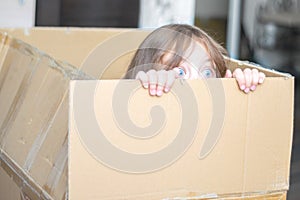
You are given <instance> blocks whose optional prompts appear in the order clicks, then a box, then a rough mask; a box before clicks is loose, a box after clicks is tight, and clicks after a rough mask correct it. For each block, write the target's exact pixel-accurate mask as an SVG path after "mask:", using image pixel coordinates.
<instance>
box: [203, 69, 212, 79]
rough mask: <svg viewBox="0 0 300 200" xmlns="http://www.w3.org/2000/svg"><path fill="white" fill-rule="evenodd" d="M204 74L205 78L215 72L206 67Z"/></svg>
mask: <svg viewBox="0 0 300 200" xmlns="http://www.w3.org/2000/svg"><path fill="white" fill-rule="evenodd" d="M202 75H203V77H204V78H210V77H212V76H213V72H212V71H211V70H210V69H205V70H203V71H202Z"/></svg>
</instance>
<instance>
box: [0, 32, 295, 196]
mask: <svg viewBox="0 0 300 200" xmlns="http://www.w3.org/2000/svg"><path fill="white" fill-rule="evenodd" d="M23 33H25V35H24V34H23ZM10 34H12V35H17V34H20V35H19V36H20V38H22V39H24V40H25V39H26V40H27V41H28V42H30V43H31V44H33V43H35V44H34V45H35V46H39V47H41V48H43V50H44V51H47V52H48V51H49V52H51V53H50V54H51V55H52V56H54V57H56V58H57V59H53V58H51V57H50V56H48V55H47V54H45V53H43V52H41V51H39V50H37V49H36V48H34V47H32V46H30V45H28V44H25V43H24V42H22V41H19V40H16V39H13V38H12V37H11V36H7V35H5V34H1V44H0V110H1V112H0V128H1V129H0V131H1V132H0V144H1V146H0V147H1V153H0V164H1V168H0V195H1V199H4V200H6V199H9V200H10V199H26V198H27V199H28V198H29V199H65V198H69V199H72V200H73V199H74V200H75V199H175V198H177V199H182V198H185V199H188V198H191V199H218V198H220V199H285V197H286V192H287V190H288V187H289V166H290V156H291V145H292V130H293V127H292V124H293V96H294V78H293V77H292V76H290V75H287V74H283V73H279V72H275V71H270V70H264V69H262V68H259V67H258V66H256V65H252V64H249V63H247V62H241V61H236V60H230V59H229V60H228V66H229V67H230V68H232V69H233V68H236V67H241V68H244V67H250V68H252V67H257V68H259V69H260V70H262V71H264V72H265V73H266V74H267V76H268V77H267V78H266V81H265V83H264V84H263V85H262V86H260V87H258V88H257V91H255V92H254V93H251V94H249V95H245V94H243V93H242V92H240V91H239V90H238V89H237V84H236V82H235V80H234V79H211V80H195V81H185V82H180V81H178V82H176V84H175V86H174V89H173V90H172V93H170V94H168V95H165V96H163V97H161V98H152V97H149V96H148V94H147V91H145V90H143V89H142V88H141V87H140V85H139V83H138V82H137V81H134V80H118V78H120V77H121V76H122V74H123V73H124V72H125V70H126V66H127V64H128V62H129V61H130V58H131V56H132V54H133V52H134V50H135V48H136V47H137V46H138V44H139V43H140V42H141V41H142V39H143V38H144V37H145V35H146V34H147V33H145V32H143V31H135V30H134V31H132V30H123V29H114V30H111V29H65V28H63V29H59V28H58V29H45V28H44V29H31V30H27V31H25V32H24V31H23V30H11V32H10ZM22 34H23V35H22ZM90 40H91V41H90ZM58 41H59V42H58ZM103 50H105V51H103ZM58 59H59V60H67V61H69V62H71V63H72V64H75V65H77V66H78V68H80V69H82V70H78V69H77V68H75V67H72V66H71V65H69V64H67V63H64V62H59V61H58ZM83 71H84V72H85V73H83ZM98 78H100V79H101V80H90V79H98ZM78 79H81V80H78ZM72 80H74V81H72ZM69 91H70V92H69ZM69 102H70V103H69ZM78 114H79V115H78ZM68 132H69V135H68ZM108 149H109V150H108Z"/></svg>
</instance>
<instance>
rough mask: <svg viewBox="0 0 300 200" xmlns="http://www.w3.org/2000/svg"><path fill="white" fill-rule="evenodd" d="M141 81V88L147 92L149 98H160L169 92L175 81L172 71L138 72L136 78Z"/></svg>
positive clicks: (174, 74) (174, 73)
mask: <svg viewBox="0 0 300 200" xmlns="http://www.w3.org/2000/svg"><path fill="white" fill-rule="evenodd" d="M135 79H138V80H140V81H141V83H142V86H143V87H144V88H145V89H148V90H149V94H150V95H151V96H161V95H162V94H163V93H164V92H165V93H167V92H169V91H170V89H171V87H172V85H173V83H174V81H175V79H176V72H175V71H174V70H169V71H166V70H160V71H156V70H150V71H148V72H147V73H146V72H144V71H140V72H138V74H137V75H136V78H135Z"/></svg>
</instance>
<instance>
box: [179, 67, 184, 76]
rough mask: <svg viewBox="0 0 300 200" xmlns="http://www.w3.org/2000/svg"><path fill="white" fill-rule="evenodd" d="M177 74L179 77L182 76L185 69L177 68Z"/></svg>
mask: <svg viewBox="0 0 300 200" xmlns="http://www.w3.org/2000/svg"><path fill="white" fill-rule="evenodd" d="M178 75H179V76H180V77H183V76H185V71H184V69H182V68H180V67H179V68H178Z"/></svg>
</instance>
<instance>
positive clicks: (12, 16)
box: [0, 0, 35, 27]
mask: <svg viewBox="0 0 300 200" xmlns="http://www.w3.org/2000/svg"><path fill="white" fill-rule="evenodd" d="M34 24H35V0H0V27H32V26H34Z"/></svg>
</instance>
